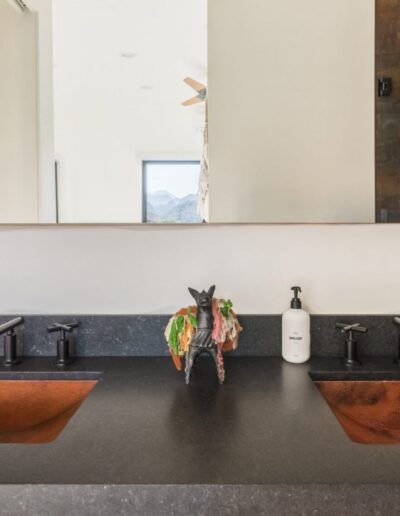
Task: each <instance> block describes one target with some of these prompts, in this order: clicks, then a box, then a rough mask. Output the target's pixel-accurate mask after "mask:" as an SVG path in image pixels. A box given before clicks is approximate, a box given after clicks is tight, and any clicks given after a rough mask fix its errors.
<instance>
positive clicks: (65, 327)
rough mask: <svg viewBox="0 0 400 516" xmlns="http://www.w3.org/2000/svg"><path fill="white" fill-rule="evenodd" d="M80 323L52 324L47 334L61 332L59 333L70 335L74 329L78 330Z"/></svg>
mask: <svg viewBox="0 0 400 516" xmlns="http://www.w3.org/2000/svg"><path fill="white" fill-rule="evenodd" d="M79 325H80V323H78V322H72V323H68V324H66V323H57V322H56V323H53V324H52V325H51V326H48V328H47V333H53V332H55V331H61V332H68V333H71V331H72V330H73V329H74V328H78V327H79Z"/></svg>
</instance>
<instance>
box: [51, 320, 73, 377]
mask: <svg viewBox="0 0 400 516" xmlns="http://www.w3.org/2000/svg"><path fill="white" fill-rule="evenodd" d="M78 326H79V323H78V322H73V323H68V324H65V323H54V324H52V325H51V326H49V327H48V328H47V331H48V333H53V332H55V331H59V332H60V338H59V339H57V365H58V366H59V367H64V366H65V365H67V364H71V363H72V357H71V347H70V341H69V340H68V339H67V338H66V333H71V332H72V330H73V329H74V328H78Z"/></svg>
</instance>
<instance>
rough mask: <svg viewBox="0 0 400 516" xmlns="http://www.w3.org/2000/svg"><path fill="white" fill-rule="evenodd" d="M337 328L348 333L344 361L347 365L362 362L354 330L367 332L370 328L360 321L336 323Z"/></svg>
mask: <svg viewBox="0 0 400 516" xmlns="http://www.w3.org/2000/svg"><path fill="white" fill-rule="evenodd" d="M336 328H338V329H339V330H340V331H341V332H342V333H347V334H348V337H347V339H346V341H345V344H344V359H343V363H344V364H345V365H346V366H353V365H360V363H361V362H360V361H359V360H358V357H357V341H356V340H355V339H354V337H353V332H359V333H367V331H368V329H367V328H366V327H365V326H361V325H360V323H353V324H344V323H336Z"/></svg>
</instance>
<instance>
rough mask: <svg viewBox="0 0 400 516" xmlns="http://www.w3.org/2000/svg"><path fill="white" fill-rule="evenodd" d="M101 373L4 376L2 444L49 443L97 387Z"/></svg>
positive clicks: (1, 389) (0, 383) (0, 402)
mask: <svg viewBox="0 0 400 516" xmlns="http://www.w3.org/2000/svg"><path fill="white" fill-rule="evenodd" d="M99 378H100V374H99V373H73V374H71V377H69V376H68V374H65V373H64V374H61V375H60V374H58V373H57V372H55V373H53V374H50V375H49V374H47V375H46V374H38V373H21V374H20V375H18V377H17V378H16V375H13V374H8V375H7V374H6V373H3V374H1V376H0V443H49V442H51V441H54V440H55V439H56V438H57V437H58V435H59V434H60V433H61V432H62V430H63V429H64V427H65V425H66V424H67V423H68V421H69V420H70V418H71V417H72V416H73V415H74V414H75V412H76V411H77V410H78V408H79V407H80V405H81V404H82V402H83V401H84V400H85V398H86V397H87V396H88V394H89V393H90V392H91V390H92V389H93V388H94V387H95V385H96V384H97V382H98V380H99Z"/></svg>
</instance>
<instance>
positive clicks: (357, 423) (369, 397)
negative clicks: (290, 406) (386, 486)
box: [310, 372, 400, 444]
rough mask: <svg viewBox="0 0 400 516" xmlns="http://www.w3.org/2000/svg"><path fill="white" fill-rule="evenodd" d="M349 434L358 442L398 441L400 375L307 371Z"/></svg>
mask: <svg viewBox="0 0 400 516" xmlns="http://www.w3.org/2000/svg"><path fill="white" fill-rule="evenodd" d="M310 376H311V378H312V380H313V382H314V384H315V385H316V386H317V388H318V390H319V392H320V393H321V395H322V396H323V397H324V399H325V401H326V402H327V404H328V405H329V407H330V409H331V410H332V412H333V414H334V415H335V417H336V418H337V420H338V421H339V423H340V424H341V425H342V427H343V430H344V431H345V432H346V434H347V435H348V437H349V438H350V439H351V440H352V441H353V442H355V443H360V444H400V378H396V377H395V376H398V375H392V377H391V376H390V375H389V376H388V375H387V374H386V375H385V374H383V373H375V374H373V373H368V374H366V375H363V374H357V373H354V374H353V375H343V373H336V374H334V373H321V372H319V373H310Z"/></svg>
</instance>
